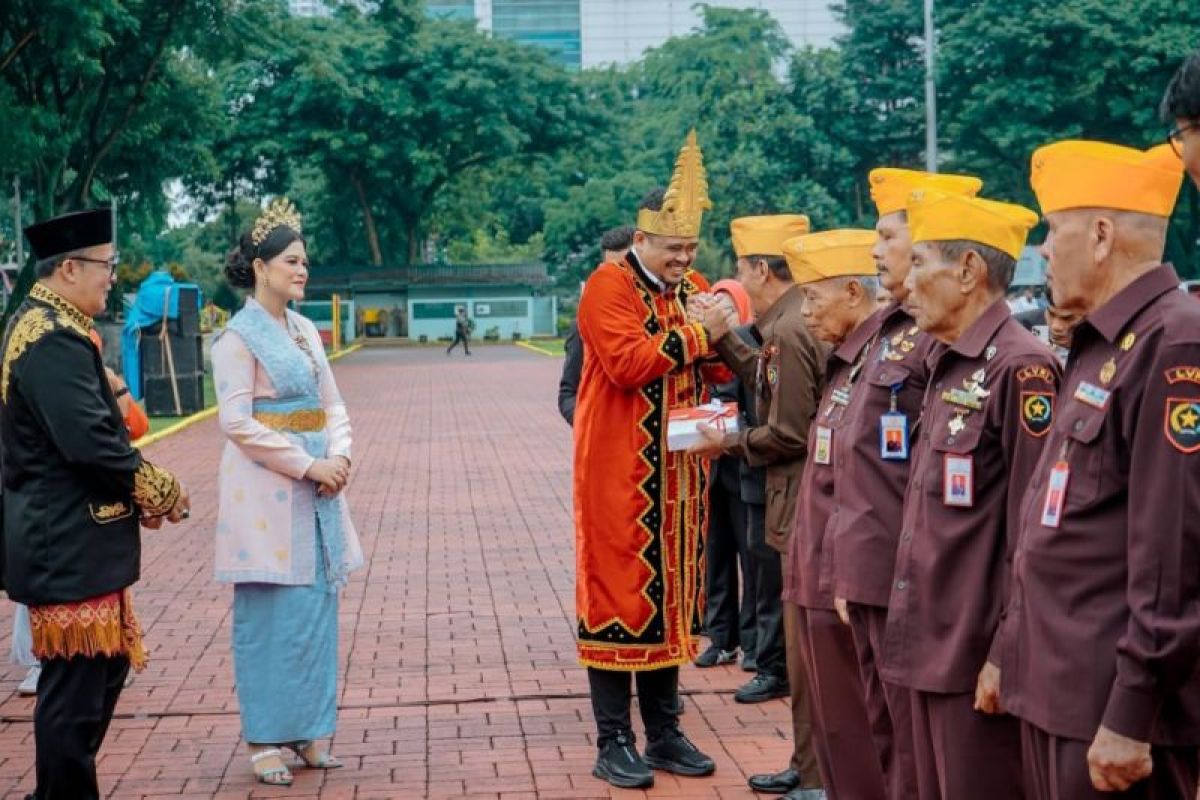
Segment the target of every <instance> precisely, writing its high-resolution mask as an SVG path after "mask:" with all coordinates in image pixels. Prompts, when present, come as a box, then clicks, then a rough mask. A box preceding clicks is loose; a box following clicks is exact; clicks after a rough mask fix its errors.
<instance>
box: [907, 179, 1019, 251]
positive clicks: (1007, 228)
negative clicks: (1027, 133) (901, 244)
mask: <svg viewBox="0 0 1200 800" xmlns="http://www.w3.org/2000/svg"><path fill="white" fill-rule="evenodd" d="M1037 223H1038V215H1037V214H1035V213H1034V212H1032V211H1030V210H1029V209H1028V208H1025V207H1024V206H1018V205H1014V204H1013V203H1000V202H997V201H995V200H984V199H983V198H982V197H963V196H962V195H958V194H946V193H945V192H939V191H936V190H933V189H917V190H916V191H914V192H913V193H912V194H911V195H909V199H908V229H909V231H910V233H911V235H912V240H913V244H916V243H918V242H947V241H957V240H963V241H969V242H979V243H980V244H986V245H988V246H989V247H994V248H996V249H997V250H1001V251H1003V252H1005V253H1008V254H1009V255H1010V256H1012V257H1013V258H1020V257H1021V250H1022V248H1024V247H1025V240H1026V238H1028V236H1029V231H1030V230H1031V229H1032V228H1033V226H1034V225H1037Z"/></svg>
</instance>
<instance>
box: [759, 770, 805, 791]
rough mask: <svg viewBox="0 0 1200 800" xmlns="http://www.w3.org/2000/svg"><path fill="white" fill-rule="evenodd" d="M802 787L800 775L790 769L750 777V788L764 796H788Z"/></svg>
mask: <svg viewBox="0 0 1200 800" xmlns="http://www.w3.org/2000/svg"><path fill="white" fill-rule="evenodd" d="M799 785H800V773H799V772H797V771H796V770H794V769H792V768H791V767H788V768H787V769H785V770H783V771H782V772H773V773H769V774H762V775H751V776H750V788H751V789H753V790H754V791H756V792H762V793H763V794H787V793H788V792H790V791H791V790H792V789H795V788H796V787H797V786H799Z"/></svg>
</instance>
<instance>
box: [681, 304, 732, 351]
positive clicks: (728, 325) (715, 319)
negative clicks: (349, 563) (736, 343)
mask: <svg viewBox="0 0 1200 800" xmlns="http://www.w3.org/2000/svg"><path fill="white" fill-rule="evenodd" d="M687 318H688V322H698V323H700V324H701V325H703V326H704V330H705V331H707V332H708V339H709V341H710V342H716V341H718V340H720V339H721V338H722V337H724V336H725V334H727V333H729V332H730V331H731V330H733V329H734V328H736V327H737V326H738V324H739V322H740V321H739V319H738V315H737V310H736V309H735V308H734V307H733V302H732V301H731V300H730V299H729V298H728V297H727V296H726V295H716V294H695V295H692V296H691V297H689V298H688V300H687Z"/></svg>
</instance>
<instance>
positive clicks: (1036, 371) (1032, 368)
mask: <svg viewBox="0 0 1200 800" xmlns="http://www.w3.org/2000/svg"><path fill="white" fill-rule="evenodd" d="M1017 380H1018V381H1019V382H1021V383H1025V382H1026V381H1032V380H1039V381H1045V382H1046V383H1054V373H1053V372H1051V371H1050V368H1049V367H1047V366H1046V365H1044V364H1030V365H1029V366H1028V367H1023V368H1022V369H1020V370H1019V371H1018V372H1017Z"/></svg>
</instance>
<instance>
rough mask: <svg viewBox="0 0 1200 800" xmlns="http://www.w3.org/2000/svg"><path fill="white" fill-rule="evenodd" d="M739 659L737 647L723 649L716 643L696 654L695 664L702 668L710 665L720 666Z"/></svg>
mask: <svg viewBox="0 0 1200 800" xmlns="http://www.w3.org/2000/svg"><path fill="white" fill-rule="evenodd" d="M735 661H737V648H736V647H735V648H734V649H732V650H722V649H721V648H719V647H717V646H716V645H715V644H710V645H709V646H708V649H707V650H705V651H704V652H703V653H701V654H700V655H698V656H696V661H695V664H696V666H697V667H700V669H707V668H708V667H720V666H723V665H725V664H732V663H733V662H735Z"/></svg>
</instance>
